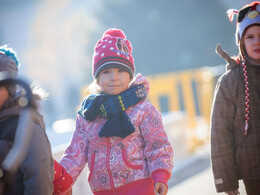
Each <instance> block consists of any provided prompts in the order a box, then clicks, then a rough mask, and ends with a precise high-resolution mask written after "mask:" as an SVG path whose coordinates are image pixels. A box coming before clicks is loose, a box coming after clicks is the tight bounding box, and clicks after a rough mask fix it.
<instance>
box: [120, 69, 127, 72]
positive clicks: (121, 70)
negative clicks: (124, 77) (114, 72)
mask: <svg viewBox="0 0 260 195" xmlns="http://www.w3.org/2000/svg"><path fill="white" fill-rule="evenodd" d="M118 72H126V71H125V70H123V69H119V70H118Z"/></svg>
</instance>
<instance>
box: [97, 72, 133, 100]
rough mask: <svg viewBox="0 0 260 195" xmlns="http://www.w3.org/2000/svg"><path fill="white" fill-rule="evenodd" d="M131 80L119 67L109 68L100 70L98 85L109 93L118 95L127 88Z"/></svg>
mask: <svg viewBox="0 0 260 195" xmlns="http://www.w3.org/2000/svg"><path fill="white" fill-rule="evenodd" d="M130 82H131V77H130V74H129V73H128V72H127V71H125V70H122V69H119V68H109V69H105V70H103V71H101V72H100V74H99V76H98V85H99V86H100V88H101V89H102V90H103V91H104V93H106V94H109V95H118V94H119V93H121V92H123V91H125V90H126V89H128V86H129V83H130Z"/></svg>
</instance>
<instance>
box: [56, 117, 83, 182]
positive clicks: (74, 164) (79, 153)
mask: <svg viewBox="0 0 260 195" xmlns="http://www.w3.org/2000/svg"><path fill="white" fill-rule="evenodd" d="M85 122H86V120H85V119H84V118H83V117H82V116H81V115H78V117H77V120H76V129H75V131H74V133H73V137H72V140H71V142H70V145H69V146H68V148H67V149H66V150H65V153H64V155H63V157H62V159H61V161H60V162H59V163H60V164H61V165H62V166H63V167H64V168H65V170H66V171H67V173H68V174H69V175H70V176H71V177H72V178H73V183H75V182H76V180H77V178H78V176H79V175H80V173H81V171H82V170H83V169H84V167H85V166H86V163H87V161H88V158H87V157H88V153H87V151H88V143H87V141H86V133H85V129H84V123H85Z"/></svg>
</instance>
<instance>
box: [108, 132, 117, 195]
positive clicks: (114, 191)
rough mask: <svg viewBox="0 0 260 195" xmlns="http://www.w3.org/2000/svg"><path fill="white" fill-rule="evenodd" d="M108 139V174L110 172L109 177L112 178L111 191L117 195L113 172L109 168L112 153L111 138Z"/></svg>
mask: <svg viewBox="0 0 260 195" xmlns="http://www.w3.org/2000/svg"><path fill="white" fill-rule="evenodd" d="M106 139H107V157H106V165H107V172H108V175H109V177H110V185H111V189H112V191H113V193H114V194H115V195H116V189H115V184H114V180H113V176H112V172H111V169H110V166H109V159H110V153H111V144H110V138H109V137H108V138H106Z"/></svg>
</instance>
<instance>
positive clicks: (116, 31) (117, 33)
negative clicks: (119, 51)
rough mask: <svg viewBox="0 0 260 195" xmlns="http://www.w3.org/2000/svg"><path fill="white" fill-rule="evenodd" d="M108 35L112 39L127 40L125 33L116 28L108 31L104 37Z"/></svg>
mask: <svg viewBox="0 0 260 195" xmlns="http://www.w3.org/2000/svg"><path fill="white" fill-rule="evenodd" d="M106 35H110V36H112V37H120V38H123V39H125V38H126V36H125V34H124V32H123V31H121V30H119V29H116V28H111V29H108V30H107V31H106V32H105V33H104V34H103V37H104V36H106Z"/></svg>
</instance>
